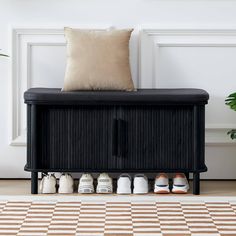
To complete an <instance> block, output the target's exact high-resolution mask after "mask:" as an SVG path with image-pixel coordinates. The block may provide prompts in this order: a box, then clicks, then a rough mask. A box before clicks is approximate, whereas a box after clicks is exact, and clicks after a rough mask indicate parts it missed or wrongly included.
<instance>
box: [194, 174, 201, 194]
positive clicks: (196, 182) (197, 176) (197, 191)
mask: <svg viewBox="0 0 236 236" xmlns="http://www.w3.org/2000/svg"><path fill="white" fill-rule="evenodd" d="M193 194H194V195H199V194H200V174H199V173H193Z"/></svg>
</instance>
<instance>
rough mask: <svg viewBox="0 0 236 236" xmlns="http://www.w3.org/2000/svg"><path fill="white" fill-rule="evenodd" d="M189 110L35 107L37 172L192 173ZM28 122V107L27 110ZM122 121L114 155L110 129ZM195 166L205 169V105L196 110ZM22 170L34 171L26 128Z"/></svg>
mask: <svg viewBox="0 0 236 236" xmlns="http://www.w3.org/2000/svg"><path fill="white" fill-rule="evenodd" d="M193 107H194V106H192V105H184V106H176V105H173V106H172V105H167V106H164V105H163V106H161V105H148V106H145V105H127V106H124V105H122V106H119V105H117V106H116V105H113V106H112V105H96V106H95V105H94V106H93V105H90V106H86V105H84V106H83V105H81V106H76V105H74V106H62V105H48V106H38V111H37V137H38V139H37V140H38V148H37V150H38V155H37V163H36V164H37V168H36V169H35V168H34V170H36V171H37V170H51V171H61V170H65V171H76V170H77V171H83V170H84V171H117V172H121V171H122V172H123V171H126V170H127V171H152V170H153V171H155V170H160V169H162V170H163V171H164V170H168V171H175V170H182V171H191V170H192V171H193V170H194V168H195V167H194V161H193V158H194V155H193V152H194V150H193V140H194V131H193V129H194V126H193V120H194V119H196V117H194V112H193ZM28 108H29V109H28V119H30V117H31V114H30V105H28ZM117 119H120V120H122V138H123V140H122V144H123V145H122V146H123V147H122V156H121V157H117V156H113V155H112V125H113V122H114V120H117ZM197 121H198V123H197V124H198V128H199V132H198V137H197V138H198V139H197V140H198V143H197V145H198V147H199V151H198V152H199V158H200V161H199V166H198V169H202V170H203V169H204V168H205V164H204V106H202V107H201V106H199V107H198V116H197ZM27 140H28V155H27V157H28V158H27V165H26V169H32V168H33V166H32V165H33V160H32V155H30V153H31V151H30V147H31V127H30V126H29V127H28V139H27Z"/></svg>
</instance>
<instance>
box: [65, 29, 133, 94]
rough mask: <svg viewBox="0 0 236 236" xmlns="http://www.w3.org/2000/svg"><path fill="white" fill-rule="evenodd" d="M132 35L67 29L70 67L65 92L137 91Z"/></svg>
mask: <svg viewBox="0 0 236 236" xmlns="http://www.w3.org/2000/svg"><path fill="white" fill-rule="evenodd" d="M132 31H133V30H132V29H130V30H107V31H105V30H104V31H98V30H82V29H71V28H65V37H66V41H67V65H66V72H65V79H64V88H63V91H74V90H126V91H133V90H134V84H133V81H132V77H131V71H130V63H129V40H130V36H131V33H132Z"/></svg>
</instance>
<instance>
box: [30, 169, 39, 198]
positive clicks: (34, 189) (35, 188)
mask: <svg viewBox="0 0 236 236" xmlns="http://www.w3.org/2000/svg"><path fill="white" fill-rule="evenodd" d="M37 193H38V172H31V194H37Z"/></svg>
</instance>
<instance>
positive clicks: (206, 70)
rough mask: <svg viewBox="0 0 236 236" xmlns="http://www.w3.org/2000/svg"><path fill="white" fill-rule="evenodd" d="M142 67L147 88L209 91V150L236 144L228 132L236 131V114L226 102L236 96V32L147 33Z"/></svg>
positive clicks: (142, 84) (141, 80)
mask: <svg viewBox="0 0 236 236" xmlns="http://www.w3.org/2000/svg"><path fill="white" fill-rule="evenodd" d="M139 61H140V65H139V86H140V87H142V88H189V87H195V88H202V89H205V90H206V91H208V92H209V94H210V100H209V104H208V105H207V107H206V144H207V145H229V144H230V145H231V144H235V142H234V141H232V140H230V138H229V137H228V136H227V131H228V130H229V129H231V128H235V127H236V113H235V112H233V111H231V110H230V109H229V108H228V107H227V106H226V105H225V102H224V100H225V97H226V96H227V95H228V94H230V93H231V92H232V91H235V90H236V83H235V79H236V78H235V76H234V75H235V74H236V66H235V61H236V30H181V29H179V30H178V29H175V30H163V29H162V30H159V29H144V30H142V31H141V37H140V60H139Z"/></svg>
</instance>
